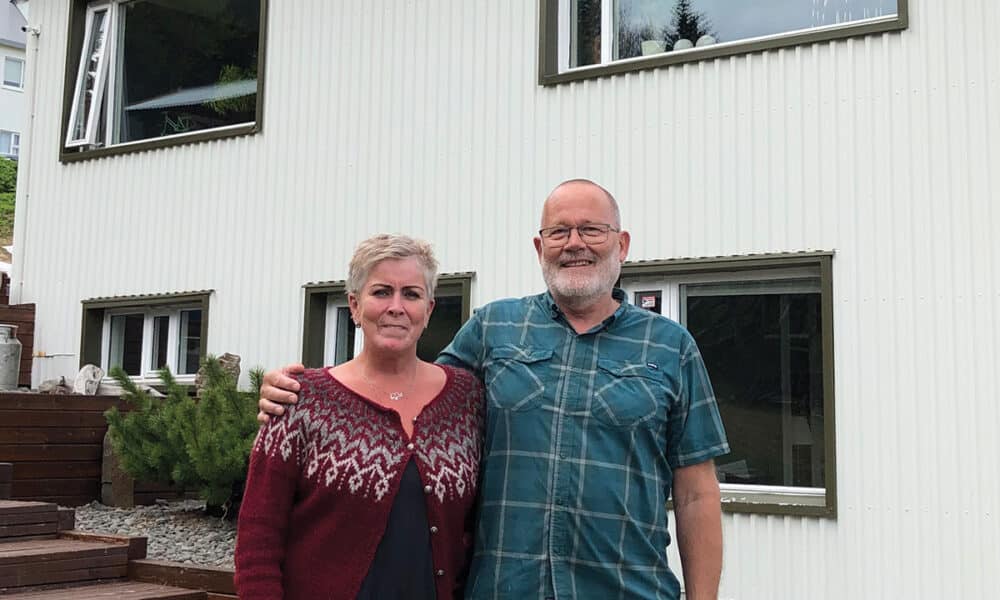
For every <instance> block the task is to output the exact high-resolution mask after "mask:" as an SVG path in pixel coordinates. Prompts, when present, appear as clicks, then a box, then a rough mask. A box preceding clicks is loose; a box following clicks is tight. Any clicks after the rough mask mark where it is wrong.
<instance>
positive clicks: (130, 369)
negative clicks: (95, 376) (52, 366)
mask: <svg viewBox="0 0 1000 600" xmlns="http://www.w3.org/2000/svg"><path fill="white" fill-rule="evenodd" d="M208 296H209V293H208V292H199V293H193V294H167V295H162V296H141V297H127V298H106V299H95V300H86V301H84V303H83V311H84V314H83V332H82V348H83V350H82V352H81V364H85V363H93V364H97V365H100V366H101V368H102V369H104V371H105V372H108V371H109V370H110V369H111V368H112V367H121V368H122V369H123V370H124V371H125V372H126V373H127V374H128V375H130V376H132V377H135V378H138V379H141V380H155V379H157V377H158V376H157V371H158V370H160V369H162V368H164V367H167V368H169V369H170V371H171V372H172V373H173V374H174V375H175V376H177V377H178V379H179V380H180V381H185V380H187V379H190V378H191V377H193V376H194V375H195V374H196V373H197V372H198V368H199V367H200V363H201V359H202V358H203V357H204V356H205V335H206V332H207V326H208Z"/></svg>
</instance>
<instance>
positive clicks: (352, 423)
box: [235, 367, 484, 600]
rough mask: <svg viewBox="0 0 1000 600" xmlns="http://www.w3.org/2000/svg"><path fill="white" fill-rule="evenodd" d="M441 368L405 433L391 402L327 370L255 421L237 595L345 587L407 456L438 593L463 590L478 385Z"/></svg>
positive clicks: (371, 552)
mask: <svg viewBox="0 0 1000 600" xmlns="http://www.w3.org/2000/svg"><path fill="white" fill-rule="evenodd" d="M445 371H446V374H447V383H446V384H445V386H444V388H443V389H442V390H441V392H440V393H439V394H438V396H437V397H436V398H435V399H434V400H432V401H431V402H430V403H429V404H428V405H427V406H426V407H424V409H423V411H422V412H421V413H420V416H419V417H418V418H417V421H416V423H414V429H413V436H412V438H411V439H407V437H406V434H405V432H404V431H403V428H402V425H401V424H400V421H399V415H398V414H397V413H396V412H395V411H393V410H390V409H386V408H384V407H381V406H379V405H377V404H375V403H373V402H370V401H368V400H366V399H365V398H362V397H361V396H359V395H357V394H355V393H354V392H353V391H351V390H350V389H348V388H347V387H345V386H344V385H342V384H341V383H340V382H338V381H337V380H336V379H334V378H333V377H332V376H331V375H330V374H329V372H328V371H327V370H326V369H309V370H307V371H306V372H305V373H304V374H303V375H302V376H301V377H300V378H299V383H300V384H301V391H300V392H299V402H298V403H297V404H296V405H294V406H292V407H289V410H286V412H285V414H284V415H283V416H281V417H278V418H272V419H271V421H270V422H269V423H268V424H267V425H265V426H263V427H262V428H261V430H260V433H259V434H258V436H257V441H256V442H255V444H254V448H253V451H252V453H251V456H250V471H249V474H248V478H247V488H246V496H245V498H244V500H243V505H242V508H241V510H240V520H239V528H238V537H237V545H236V557H235V560H236V586H237V591H238V592H239V594H240V598H267V599H268V600H272V599H280V598H290V599H295V598H303V599H305V598H309V599H310V600H311V599H319V598H331V599H334V598H345V599H346V598H354V596H355V595H356V594H357V591H358V589H359V588H360V586H361V583H362V581H363V580H364V578H365V575H366V574H367V573H368V568H369V566H370V564H371V561H372V559H373V557H374V556H375V551H376V549H377V547H378V543H379V540H380V539H381V538H382V534H383V532H384V530H385V527H386V522H387V520H388V517H389V511H390V509H391V508H392V502H393V499H394V498H395V496H396V492H397V491H398V490H399V484H400V480H401V478H402V474H403V470H404V468H405V466H406V463H407V462H408V461H409V460H410V458H411V457H412V458H413V459H414V460H415V461H416V465H417V469H418V471H419V472H420V478H421V481H422V483H423V485H424V491H425V492H426V494H427V522H428V524H429V526H430V527H431V531H432V535H431V553H432V555H433V556H432V558H433V563H434V569H435V577H436V580H437V595H438V598H453V597H456V596H458V597H460V596H461V591H462V590H461V588H462V585H463V581H464V575H465V569H466V567H467V563H468V558H469V555H468V554H469V550H470V547H471V525H472V519H471V514H472V509H473V505H474V500H475V495H476V483H477V478H478V470H479V460H480V454H481V446H482V432H483V419H484V406H483V390H482V384H481V383H480V382H479V380H478V379H476V378H475V377H474V376H473V375H471V374H469V373H467V372H466V371H462V370H460V369H455V368H452V367H445Z"/></svg>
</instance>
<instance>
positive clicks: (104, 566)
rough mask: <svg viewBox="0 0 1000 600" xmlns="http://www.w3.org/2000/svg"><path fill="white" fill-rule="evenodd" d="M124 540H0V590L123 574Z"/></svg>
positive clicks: (112, 576) (125, 564)
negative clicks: (119, 542) (117, 541)
mask: <svg viewBox="0 0 1000 600" xmlns="http://www.w3.org/2000/svg"><path fill="white" fill-rule="evenodd" d="M128 551H129V546H128V544H114V543H107V542H102V541H84V540H75V539H39V540H29V541H9V542H6V543H3V544H0V594H3V592H4V590H5V589H6V591H7V593H11V592H13V591H14V590H13V589H12V588H19V587H27V586H35V585H49V584H54V583H75V582H84V581H93V580H97V579H116V578H124V577H125V575H126V573H127V572H128Z"/></svg>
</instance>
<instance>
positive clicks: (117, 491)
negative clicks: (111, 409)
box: [101, 432, 135, 508]
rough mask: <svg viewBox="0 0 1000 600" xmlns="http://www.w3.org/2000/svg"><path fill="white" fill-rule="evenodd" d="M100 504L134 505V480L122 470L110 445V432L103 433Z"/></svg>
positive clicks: (129, 506) (127, 506)
mask: <svg viewBox="0 0 1000 600" xmlns="http://www.w3.org/2000/svg"><path fill="white" fill-rule="evenodd" d="M101 504H105V505H107V506H122V507H125V508H131V507H133V506H135V480H134V479H132V478H131V477H130V476H129V474H128V473H126V472H125V471H123V470H122V468H121V462H120V461H119V460H118V455H117V454H115V450H114V448H113V447H112V446H111V433H110V432H108V433H106V434H104V455H103V456H102V458H101Z"/></svg>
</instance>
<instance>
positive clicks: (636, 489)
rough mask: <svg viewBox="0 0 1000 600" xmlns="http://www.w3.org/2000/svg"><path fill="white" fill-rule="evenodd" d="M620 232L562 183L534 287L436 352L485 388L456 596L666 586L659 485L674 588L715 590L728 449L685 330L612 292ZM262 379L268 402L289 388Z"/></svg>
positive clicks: (620, 256)
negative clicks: (475, 487)
mask: <svg viewBox="0 0 1000 600" xmlns="http://www.w3.org/2000/svg"><path fill="white" fill-rule="evenodd" d="M629 241H630V237H629V234H628V232H627V231H623V230H622V228H621V217H620V213H619V210H618V204H617V202H616V201H615V199H614V197H613V196H612V195H611V194H610V193H609V192H608V191H607V190H605V189H604V188H603V187H601V186H599V185H597V184H596V183H594V182H591V181H587V180H581V179H575V180H570V181H566V182H564V183H562V184H560V185H559V186H557V187H556V188H555V190H553V191H552V193H551V194H550V195H549V197H548V198H547V199H546V201H545V205H544V207H543V209H542V223H541V230H540V231H539V235H538V237H536V238H535V240H534V243H535V250H536V251H537V253H538V259H539V262H540V264H541V267H542V274H543V276H544V278H545V283H546V285H547V286H548V291H547V292H546V293H543V294H540V295H537V296H531V297H527V298H521V299H513V300H500V301H497V302H492V303H490V304H487V305H486V306H485V307H483V308H482V309H480V310H479V311H477V312H476V313H475V315H473V317H472V318H471V319H470V320H469V321H468V322H467V323H466V324H465V325H464V326H463V327H462V329H461V330H460V331H459V332H458V334H457V335H456V336H455V339H454V341H453V342H452V343H451V345H449V346H448V347H447V348H446V349H445V350H444V351H443V352H442V353H441V356H440V357H439V359H438V360H439V362H442V363H447V364H452V365H457V366H461V367H465V368H467V369H470V370H472V371H473V372H475V373H477V374H478V375H479V376H480V377H482V378H483V380H484V382H485V383H486V387H487V402H488V407H487V408H488V416H487V431H486V447H485V450H484V456H485V459H484V462H483V468H482V486H481V500H480V508H479V523H478V527H477V530H476V542H475V548H476V549H475V555H474V557H473V561H472V565H471V568H470V573H469V579H468V584H467V587H466V597H467V598H477V599H478V598H518V599H526V598H600V599H605V598H671V599H673V598H678V597H679V584H678V581H677V578H676V577H675V576H674V575H673V573H672V572H671V571H670V569H669V567H668V566H667V560H666V546H667V545H668V544H669V543H670V539H669V534H668V532H667V514H666V502H667V498H668V496H670V494H671V490H672V491H673V509H674V514H675V517H676V520H677V523H676V526H677V542H678V548H679V551H680V555H681V565H682V568H683V572H684V582H685V592H686V597H687V598H688V600H702V599H709V598H716V596H717V594H718V584H719V577H720V572H721V565H722V524H721V514H720V495H719V485H718V482H717V480H716V478H715V468H714V465H713V462H712V459H713V458H714V457H716V456H719V455H721V454H725V453H727V452H728V451H729V447H728V444H727V442H726V438H725V433H724V431H723V428H722V423H721V419H720V418H719V413H718V408H717V407H716V404H715V399H714V396H713V394H712V389H711V385H710V383H709V380H708V375H707V373H706V371H705V367H704V364H703V362H702V360H701V356H700V354H699V353H698V349H697V346H696V345H695V343H694V340H693V339H692V338H691V336H690V334H688V332H687V331H685V330H684V329H683V328H682V327H681V326H680V325H678V324H676V323H674V322H673V321H670V320H668V319H666V318H664V317H662V316H660V315H657V314H655V313H652V312H649V311H645V310H643V309H639V308H636V307H634V306H632V305H630V304H628V303H627V302H626V301H625V295H624V293H623V292H622V291H621V290H619V289H615V288H614V285H615V282H616V281H617V280H618V276H619V273H620V271H621V264H622V262H624V260H625V258H626V256H627V255H628V248H629ZM265 382H266V383H267V384H269V385H266V386H265V387H264V389H263V390H262V396H263V398H262V400H261V406H262V408H263V409H265V410H268V411H269V412H270V411H273V410H274V409H275V407H274V405H272V404H270V403H269V402H267V399H271V400H275V401H287V397H288V396H289V394H288V393H287V392H283V391H281V389H276V388H283V389H289V390H291V389H293V388H294V385H292V380H291V379H289V378H286V377H284V376H283V375H282V374H280V373H278V372H271V373H268V375H267V377H265Z"/></svg>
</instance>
